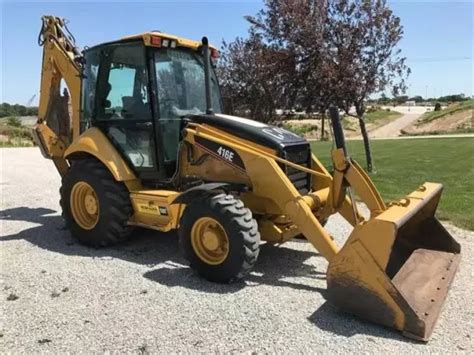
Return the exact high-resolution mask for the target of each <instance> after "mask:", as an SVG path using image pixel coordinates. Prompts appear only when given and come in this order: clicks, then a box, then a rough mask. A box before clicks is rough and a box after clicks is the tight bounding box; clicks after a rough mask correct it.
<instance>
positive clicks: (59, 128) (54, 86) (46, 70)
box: [33, 16, 82, 175]
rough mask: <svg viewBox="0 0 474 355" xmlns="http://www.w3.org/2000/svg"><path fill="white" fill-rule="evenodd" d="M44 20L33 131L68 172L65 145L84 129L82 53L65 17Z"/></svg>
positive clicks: (48, 154) (59, 166)
mask: <svg viewBox="0 0 474 355" xmlns="http://www.w3.org/2000/svg"><path fill="white" fill-rule="evenodd" d="M42 21H43V23H42V27H41V30H40V34H39V37H38V44H39V45H40V46H42V47H43V63H42V70H41V86H40V100H39V108H38V123H37V125H36V126H35V128H34V131H33V134H34V137H35V140H36V142H37V144H38V145H39V147H40V149H41V152H42V153H43V155H44V156H45V157H47V158H49V159H52V160H53V162H54V163H55V165H56V167H57V169H58V171H59V172H60V174H61V175H64V174H65V172H66V171H67V168H68V164H67V162H66V160H65V159H64V158H63V156H64V152H65V149H66V148H67V146H68V145H69V143H70V142H71V141H72V140H73V139H75V138H76V137H77V136H79V131H80V129H79V121H80V117H79V116H80V93H81V76H82V64H81V59H82V56H81V54H80V52H79V50H78V49H77V47H76V45H75V43H74V38H73V37H72V35H71V34H70V33H69V31H68V29H67V27H66V24H65V21H64V20H63V19H60V18H58V17H55V16H43V18H42ZM62 79H63V80H64V82H65V84H66V85H67V88H68V92H65V94H64V96H61V92H60V90H61V80H62ZM69 95H70V105H71V117H70V114H69ZM71 125H72V127H71ZM71 130H72V133H71Z"/></svg>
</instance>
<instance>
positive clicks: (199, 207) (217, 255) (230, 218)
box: [178, 194, 260, 282]
mask: <svg viewBox="0 0 474 355" xmlns="http://www.w3.org/2000/svg"><path fill="white" fill-rule="evenodd" d="M178 234H179V241H180V246H181V249H182V250H183V252H184V256H185V258H186V259H187V260H188V261H189V263H190V265H191V267H192V268H193V269H195V270H196V271H197V272H198V273H199V274H200V275H201V276H203V277H204V278H206V279H208V280H210V281H214V282H232V281H235V280H238V279H241V278H243V277H244V276H245V275H247V274H248V273H249V272H250V270H251V269H252V268H253V266H254V265H255V263H256V261H257V257H258V252H259V247H260V234H259V232H258V227H257V222H256V221H255V220H254V219H253V218H252V213H251V212H250V210H249V209H248V208H245V207H244V204H243V203H242V201H240V200H237V199H236V198H234V197H233V196H231V195H226V194H219V195H214V196H210V197H207V198H205V199H199V200H196V201H194V202H191V203H190V204H189V205H187V206H186V209H185V211H184V214H183V217H182V219H181V225H180V228H179V231H178Z"/></svg>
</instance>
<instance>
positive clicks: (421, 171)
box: [311, 138, 474, 230]
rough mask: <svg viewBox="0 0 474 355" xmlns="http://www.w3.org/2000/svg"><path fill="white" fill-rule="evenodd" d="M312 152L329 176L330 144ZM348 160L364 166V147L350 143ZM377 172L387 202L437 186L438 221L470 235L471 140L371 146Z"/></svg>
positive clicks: (473, 211) (473, 200)
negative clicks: (440, 191)
mask: <svg viewBox="0 0 474 355" xmlns="http://www.w3.org/2000/svg"><path fill="white" fill-rule="evenodd" d="M311 144H312V148H313V152H314V153H315V154H316V155H317V156H318V157H319V159H320V160H321V161H322V162H323V164H325V165H326V166H327V167H328V168H329V169H330V170H332V166H331V160H330V149H331V143H330V142H313V143H311ZM348 149H349V152H350V153H351V156H352V157H353V158H354V159H356V160H357V161H358V162H359V163H360V164H361V165H362V166H365V155H364V149H363V143H362V141H349V142H348ZM372 152H373V156H374V163H375V166H376V170H377V172H376V173H375V174H371V178H372V179H373V180H374V183H375V185H376V186H377V188H378V189H379V191H380V193H381V194H382V197H383V198H384V199H385V200H386V201H390V200H394V199H397V198H401V197H403V196H405V195H407V194H409V193H410V192H412V191H413V190H415V189H416V188H417V187H418V186H420V185H421V184H422V183H424V182H425V181H429V182H440V183H442V184H443V185H444V192H443V195H442V197H441V202H440V205H439V207H438V212H437V216H438V217H439V218H440V219H443V220H449V221H451V222H452V223H454V224H455V225H457V226H458V227H462V228H467V229H469V230H474V163H473V153H474V138H437V139H406V140H405V139H399V140H376V141H372Z"/></svg>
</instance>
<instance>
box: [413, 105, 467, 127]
mask: <svg viewBox="0 0 474 355" xmlns="http://www.w3.org/2000/svg"><path fill="white" fill-rule="evenodd" d="M472 109H474V100H467V101H463V102H458V103H456V104H453V105H450V106H448V107H447V108H445V109H444V110H440V111H432V112H426V113H424V114H423V116H421V118H420V120H419V123H418V124H419V125H420V124H423V123H427V122H431V121H434V120H437V119H438V118H442V117H445V116H448V115H451V114H453V113H456V112H458V111H464V110H472Z"/></svg>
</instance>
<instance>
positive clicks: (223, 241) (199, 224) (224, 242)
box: [190, 217, 230, 265]
mask: <svg viewBox="0 0 474 355" xmlns="http://www.w3.org/2000/svg"><path fill="white" fill-rule="evenodd" d="M190 238H191V245H192V247H193V250H194V252H195V253H196V256H197V257H198V258H199V259H201V260H202V261H204V262H205V263H206V264H209V265H219V264H222V263H223V262H224V261H225V260H226V259H227V255H229V247H230V245H229V244H230V243H229V237H228V236H227V233H226V231H225V229H224V227H223V226H222V224H220V223H219V222H218V221H217V220H215V219H214V218H211V217H201V218H199V219H198V220H196V222H194V224H193V227H192V228H191V235H190Z"/></svg>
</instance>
